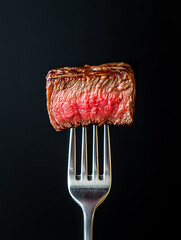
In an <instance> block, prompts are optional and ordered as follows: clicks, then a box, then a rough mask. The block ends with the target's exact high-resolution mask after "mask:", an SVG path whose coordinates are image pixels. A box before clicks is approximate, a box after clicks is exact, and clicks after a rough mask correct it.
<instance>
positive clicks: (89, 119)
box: [46, 63, 136, 131]
mask: <svg viewBox="0 0 181 240" xmlns="http://www.w3.org/2000/svg"><path fill="white" fill-rule="evenodd" d="M46 80H47V82H46V92H47V108H48V113H49V117H50V121H51V124H52V125H53V127H54V128H55V129H56V130H57V131H61V130H63V129H67V128H71V127H78V126H87V125H88V124H97V125H99V126H100V125H102V124H109V125H111V124H113V125H120V124H121V125H124V124H127V125H130V124H131V123H132V122H133V115H134V107H135V95H136V90H135V79H134V74H133V71H132V69H131V66H130V65H129V64H127V63H107V64H102V65H99V66H89V65H84V66H82V67H64V68H58V69H53V70H51V71H49V72H48V75H47V77H46Z"/></svg>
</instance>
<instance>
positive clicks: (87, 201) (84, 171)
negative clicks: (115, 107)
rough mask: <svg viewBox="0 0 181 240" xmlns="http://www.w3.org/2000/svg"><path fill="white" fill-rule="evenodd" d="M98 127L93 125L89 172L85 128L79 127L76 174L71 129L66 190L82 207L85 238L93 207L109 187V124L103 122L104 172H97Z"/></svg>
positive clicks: (88, 237) (89, 232) (89, 233)
mask: <svg viewBox="0 0 181 240" xmlns="http://www.w3.org/2000/svg"><path fill="white" fill-rule="evenodd" d="M97 128H98V127H97V126H96V125H93V149H92V150H93V154H92V174H91V175H88V163H87V128H86V127H82V153H81V173H80V175H77V174H76V130H75V128H71V129H70V142H69V156H68V179H67V180H68V190H69V193H70V195H71V197H72V198H73V199H74V201H75V202H76V203H77V204H78V205H79V206H80V207H81V208H82V211H83V217H84V240H92V239H93V219H94V213H95V210H96V208H97V207H98V206H99V205H100V204H101V203H102V202H103V201H104V200H105V199H106V197H107V195H108V193H109V191H110V188H111V181H112V176H111V148H110V134H109V126H108V125H104V144H103V175H100V174H99V159H98V129H97Z"/></svg>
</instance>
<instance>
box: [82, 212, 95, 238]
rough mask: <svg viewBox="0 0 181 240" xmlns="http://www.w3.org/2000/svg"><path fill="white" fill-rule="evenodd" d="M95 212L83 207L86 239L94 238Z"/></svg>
mask: <svg viewBox="0 0 181 240" xmlns="http://www.w3.org/2000/svg"><path fill="white" fill-rule="evenodd" d="M94 212H95V210H94V209H93V210H92V209H87V208H86V209H83V216H84V240H92V239H93V220H94Z"/></svg>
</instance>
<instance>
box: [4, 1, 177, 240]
mask: <svg viewBox="0 0 181 240" xmlns="http://www.w3.org/2000/svg"><path fill="white" fill-rule="evenodd" d="M178 2H179V1H178ZM179 14H180V11H179V5H178V4H176V2H174V1H169V2H166V1H159V0H158V1H153V0H152V1H151V0H146V1H139V0H137V1H106V0H105V1H99V0H97V1H95V0H92V1H73V0H72V1H61V0H60V1H54V0H51V1H48V0H44V1H33V0H32V1H20V0H16V1H13V0H6V1H2V0H1V2H0V79H1V84H0V110H1V116H0V138H1V141H0V148H1V150H0V239H2V240H10V239H11V240H13V239H18V240H21V239H23V240H24V239H26V240H30V239H31V240H32V239H34V240H38V239H44V240H54V239H57V240H58V239H64V238H66V239H72V238H73V237H74V239H82V230H83V226H82V225H83V220H82V213H81V209H80V208H79V207H78V206H77V205H76V204H75V203H74V202H73V200H72V199H71V197H70V196H69V193H68V190H67V182H66V173H67V151H68V138H69V131H68V130H65V131H63V132H61V133H56V132H55V131H54V129H53V127H52V126H51V125H50V123H49V118H48V114H47V109H46V92H45V76H46V74H47V72H48V71H49V70H50V69H52V68H57V67H63V66H81V65H84V64H90V65H93V64H95V65H96V64H101V63H106V62H116V61H118V62H121V61H125V62H128V63H130V64H131V65H132V68H133V70H134V73H135V78H136V83H137V85H136V86H137V97H136V112H135V121H134V124H133V125H132V127H113V126H111V128H110V130H111V146H112V168H113V169H112V170H113V183H112V189H111V192H110V194H109V196H108V198H107V199H106V201H105V202H104V203H103V204H102V205H101V206H100V207H99V208H98V209H97V211H96V215H95V221H94V239H111V238H112V239H116V238H118V239H123V240H124V239H125V240H127V239H133V238H139V239H140V240H141V239H153V238H154V239H163V238H165V237H170V238H172V239H174V238H176V236H177V238H179V237H180V231H179V228H180V220H179V219H177V218H178V217H179V218H180V199H179V192H180V185H179V184H178V180H179V179H180V177H179V168H178V164H177V162H179V161H180V155H177V154H176V153H177V150H179V144H176V142H177V143H179V142H180V139H178V140H177V141H175V139H176V137H178V136H179V133H178V130H175V128H174V126H176V128H178V126H179V118H180V105H179V103H178V99H179V85H178V83H179V81H180V79H179V78H180V73H179V72H180V69H179V63H180V62H179V60H180V59H179V56H180V37H179V33H180V27H181V25H180V22H179V19H180V16H179ZM79 146H80V144H79Z"/></svg>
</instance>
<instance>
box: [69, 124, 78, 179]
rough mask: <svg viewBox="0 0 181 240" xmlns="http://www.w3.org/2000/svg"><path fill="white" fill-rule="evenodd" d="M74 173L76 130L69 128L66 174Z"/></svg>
mask: <svg viewBox="0 0 181 240" xmlns="http://www.w3.org/2000/svg"><path fill="white" fill-rule="evenodd" d="M71 175H74V176H75V175H76V130H75V128H71V129H70V140H69V157H68V176H71Z"/></svg>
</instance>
